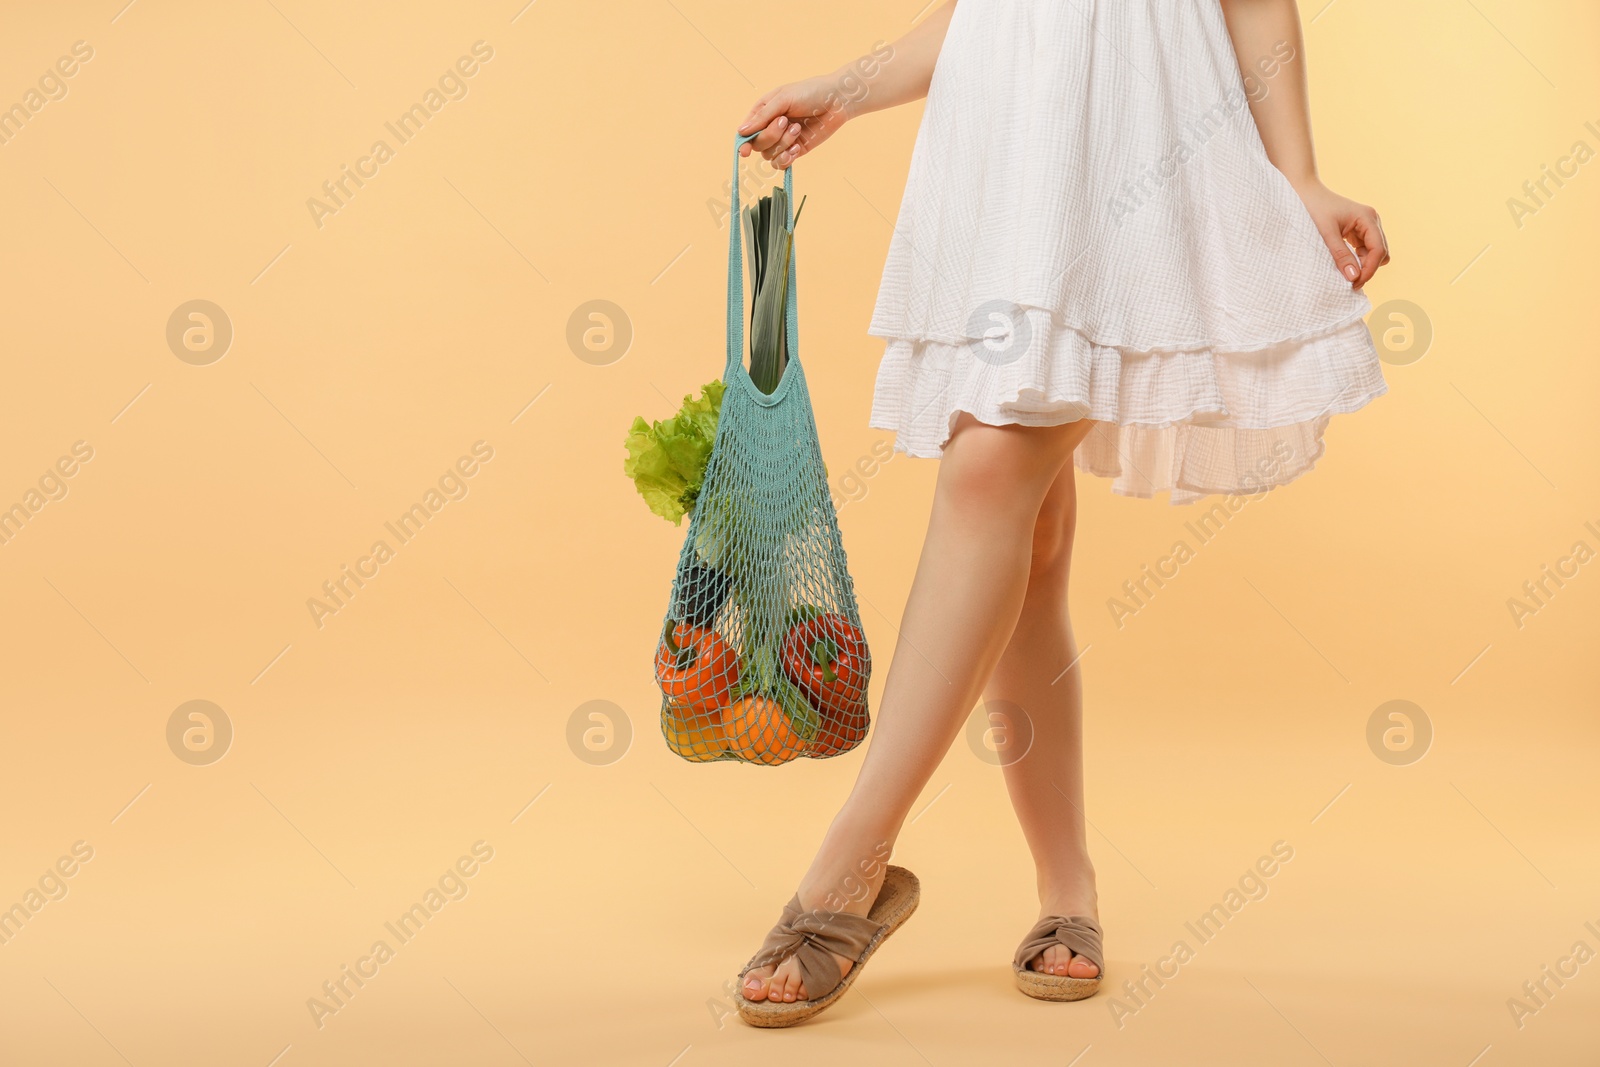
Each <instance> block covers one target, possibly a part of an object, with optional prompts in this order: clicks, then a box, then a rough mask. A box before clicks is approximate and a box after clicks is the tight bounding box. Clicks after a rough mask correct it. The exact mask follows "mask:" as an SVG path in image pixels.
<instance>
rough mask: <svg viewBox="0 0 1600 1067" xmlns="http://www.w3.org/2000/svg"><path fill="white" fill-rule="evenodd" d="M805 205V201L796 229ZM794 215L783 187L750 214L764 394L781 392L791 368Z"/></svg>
mask: <svg viewBox="0 0 1600 1067" xmlns="http://www.w3.org/2000/svg"><path fill="white" fill-rule="evenodd" d="M805 204H806V202H805V198H804V197H801V198H800V208H799V209H796V211H795V213H794V222H795V223H798V222H799V221H800V210H801V209H804V208H805ZM788 213H789V195H788V194H787V193H785V192H784V191H783V186H781V185H779V186H774V187H773V190H772V192H771V193H770V194H768V195H767V196H763V197H762V198H761V199H760V200H758V201H756V202H755V203H754V204H751V205H750V206H749V207H747V208H745V210H744V215H745V227H744V239H745V259H746V260H747V261H748V262H749V265H750V380H751V381H752V382H754V383H755V387H756V388H757V389H760V390H761V391H762V392H763V393H770V392H772V391H773V390H774V389H776V388H777V387H778V382H779V381H780V380H781V379H782V378H783V370H784V367H785V366H787V365H788V362H789V332H788V330H787V328H786V326H785V322H786V315H787V311H788V295H789V258H790V256H791V254H792V253H793V251H794V224H792V223H788V222H786V221H785V218H786V216H787V215H788Z"/></svg>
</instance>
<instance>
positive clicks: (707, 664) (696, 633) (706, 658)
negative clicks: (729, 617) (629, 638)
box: [656, 619, 739, 717]
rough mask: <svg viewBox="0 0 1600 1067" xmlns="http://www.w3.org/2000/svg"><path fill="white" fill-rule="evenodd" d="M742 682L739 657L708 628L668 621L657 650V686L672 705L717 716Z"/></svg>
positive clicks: (701, 713)
mask: <svg viewBox="0 0 1600 1067" xmlns="http://www.w3.org/2000/svg"><path fill="white" fill-rule="evenodd" d="M738 681H739V657H738V655H737V654H736V653H735V652H734V651H733V649H732V648H730V647H729V646H728V643H727V642H726V641H724V640H723V639H722V637H721V635H719V634H718V633H717V631H715V630H713V629H711V628H710V627H707V626H696V625H694V624H692V623H688V622H678V621H676V620H673V619H668V620H667V624H666V626H665V627H664V628H663V629H662V632H661V643H660V645H659V646H658V647H657V648H656V684H657V685H659V686H660V687H661V691H662V692H663V693H664V694H666V697H667V700H668V701H669V702H670V703H673V704H677V705H680V706H682V707H684V708H686V709H687V710H688V711H689V713H691V714H693V715H702V716H708V717H710V716H715V715H716V714H717V713H718V712H719V711H720V710H721V709H722V707H723V706H724V705H726V704H727V703H728V696H729V693H730V691H731V690H732V689H733V687H734V686H735V685H736V684H738Z"/></svg>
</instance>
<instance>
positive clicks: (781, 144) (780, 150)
mask: <svg viewBox="0 0 1600 1067" xmlns="http://www.w3.org/2000/svg"><path fill="white" fill-rule="evenodd" d="M804 132H805V123H804V122H800V121H791V122H790V123H789V125H788V126H787V127H786V128H785V129H784V131H783V136H782V137H779V138H778V140H777V143H775V144H774V145H773V146H772V147H771V148H769V149H767V150H766V151H764V152H762V153H761V154H762V155H764V156H766V157H767V162H769V163H771V164H773V165H774V166H776V167H778V168H779V169H780V170H781V169H782V168H783V167H785V166H787V165H788V163H789V162H790V161H792V160H793V158H794V156H795V155H796V153H795V152H794V146H795V144H796V142H798V141H799V140H800V138H801V136H802V134H803V133H804ZM785 157H787V158H785Z"/></svg>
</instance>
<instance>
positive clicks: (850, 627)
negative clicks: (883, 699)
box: [780, 604, 872, 718]
mask: <svg viewBox="0 0 1600 1067" xmlns="http://www.w3.org/2000/svg"><path fill="white" fill-rule="evenodd" d="M789 622H790V625H789V631H788V633H787V634H786V635H785V636H784V639H783V646H782V650H781V653H780V658H781V660H782V663H783V673H784V674H786V675H788V677H789V678H790V679H791V680H792V681H793V682H794V683H795V684H796V685H798V686H799V687H800V688H801V689H803V690H804V691H805V694H806V696H807V697H809V698H810V699H811V702H812V704H814V705H815V706H816V709H817V710H818V711H819V712H821V713H822V715H823V717H824V718H828V717H830V716H831V717H834V718H839V717H842V716H846V715H848V714H850V713H852V712H858V711H859V710H860V709H861V708H862V707H863V706H864V704H865V702H866V696H867V678H868V676H869V675H870V674H871V672H872V656H871V654H870V653H869V652H868V651H867V639H866V637H865V636H864V635H863V634H862V632H861V628H860V627H858V626H856V625H855V624H854V623H852V622H851V621H850V620H849V619H846V618H845V617H844V616H843V615H840V614H837V613H836V612H827V611H823V610H822V609H821V608H819V607H816V606H815V605H809V604H808V605H806V606H804V607H801V608H798V609H796V610H795V611H794V612H792V613H791V614H790V617H789Z"/></svg>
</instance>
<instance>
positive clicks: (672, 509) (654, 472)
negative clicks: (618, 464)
mask: <svg viewBox="0 0 1600 1067" xmlns="http://www.w3.org/2000/svg"><path fill="white" fill-rule="evenodd" d="M725 389H726V386H725V385H724V383H723V382H722V380H721V379H717V380H716V381H711V382H707V383H706V384H705V385H704V386H703V387H702V388H701V390H700V397H699V399H696V398H695V396H694V394H693V393H688V394H685V395H684V398H683V407H681V408H680V409H679V410H678V413H677V414H676V415H674V416H673V417H672V418H670V419H662V420H659V421H656V422H646V421H645V420H644V418H643V417H639V418H635V419H634V420H633V426H632V427H630V428H629V430H628V438H627V441H626V445H627V449H628V458H627V459H625V460H623V463H622V470H623V473H624V474H626V475H627V476H628V477H629V478H632V479H633V484H634V485H635V486H636V487H637V488H638V490H639V495H640V496H642V497H644V501H645V503H646V504H648V505H649V506H650V510H651V511H653V512H655V513H656V514H657V515H660V516H661V517H662V518H663V519H666V520H668V521H669V522H671V523H672V524H673V525H675V526H677V525H681V524H682V522H683V517H684V515H686V514H688V513H689V512H690V511H692V510H694V504H695V500H696V499H697V498H698V497H699V495H700V486H701V483H702V482H703V481H704V479H705V473H706V462H707V461H708V460H709V459H710V458H711V445H712V442H714V441H715V440H716V438H717V417H718V415H719V414H721V411H722V394H723V392H724V390H725Z"/></svg>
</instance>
